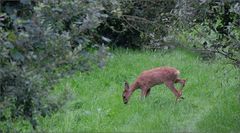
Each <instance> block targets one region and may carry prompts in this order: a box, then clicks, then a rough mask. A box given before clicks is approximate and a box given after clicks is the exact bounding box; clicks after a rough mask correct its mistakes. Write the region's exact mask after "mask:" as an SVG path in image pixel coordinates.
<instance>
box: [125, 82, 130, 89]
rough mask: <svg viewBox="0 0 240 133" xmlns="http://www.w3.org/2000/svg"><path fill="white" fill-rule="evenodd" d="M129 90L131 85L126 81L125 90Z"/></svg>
mask: <svg viewBox="0 0 240 133" xmlns="http://www.w3.org/2000/svg"><path fill="white" fill-rule="evenodd" d="M128 89H129V84H128V82H127V81H125V90H128Z"/></svg>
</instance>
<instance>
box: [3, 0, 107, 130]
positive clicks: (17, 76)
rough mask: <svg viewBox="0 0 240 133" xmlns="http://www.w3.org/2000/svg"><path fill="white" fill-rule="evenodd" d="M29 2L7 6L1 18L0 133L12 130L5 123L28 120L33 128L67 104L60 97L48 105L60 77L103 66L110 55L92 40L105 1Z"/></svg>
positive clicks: (103, 18) (99, 21)
mask: <svg viewBox="0 0 240 133" xmlns="http://www.w3.org/2000/svg"><path fill="white" fill-rule="evenodd" d="M29 2H30V1H28V0H27V1H25V0H24V1H20V3H18V5H17V6H9V4H5V6H6V8H3V10H2V12H3V13H0V17H1V19H0V22H1V23H0V44H1V45H0V67H1V69H0V85H1V86H0V95H1V98H0V105H1V106H0V122H3V123H5V124H0V125H3V129H2V130H3V132H9V131H10V132H11V131H16V130H15V129H14V127H11V126H9V125H11V124H9V123H12V122H14V121H15V120H16V119H18V118H24V119H26V120H29V122H30V123H31V125H32V126H33V128H35V127H36V126H37V121H36V120H35V117H36V116H38V115H42V116H46V115H50V114H51V112H53V111H56V110H58V108H59V107H61V106H62V105H63V104H64V102H62V101H65V100H67V99H68V97H64V96H61V95H60V96H59V98H63V99H61V100H62V101H60V100H59V101H58V98H56V99H55V100H53V101H51V100H48V99H51V97H49V93H50V92H51V89H53V85H54V84H55V83H56V82H58V79H59V78H62V77H65V76H67V75H69V74H73V73H74V72H75V71H88V70H91V69H94V68H95V67H96V66H98V67H103V66H104V64H105V58H106V57H107V56H108V51H107V47H105V46H104V44H102V42H100V41H99V40H98V38H95V37H94V36H96V34H97V33H96V28H97V27H98V26H99V25H100V24H101V23H103V22H104V21H105V19H106V18H107V17H108V16H107V15H106V14H105V13H103V10H104V9H105V8H104V7H103V5H102V2H103V1H78V0H68V1H64V2H60V3H59V2H57V1H43V2H34V4H31V2H30V3H29ZM105 2H109V3H111V1H105ZM10 5H11V4H10ZM26 7H29V8H28V9H26ZM9 9H12V10H16V12H8V11H9ZM30 9H31V12H28V13H27V14H22V13H24V11H25V10H28V11H30ZM62 95H66V94H62Z"/></svg>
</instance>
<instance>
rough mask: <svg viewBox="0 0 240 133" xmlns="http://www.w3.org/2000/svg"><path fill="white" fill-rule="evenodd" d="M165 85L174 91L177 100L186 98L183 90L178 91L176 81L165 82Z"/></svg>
mask: <svg viewBox="0 0 240 133" xmlns="http://www.w3.org/2000/svg"><path fill="white" fill-rule="evenodd" d="M165 85H166V86H167V87H168V88H169V89H170V90H171V91H172V92H173V94H174V95H175V96H176V102H177V101H178V99H180V98H181V99H184V98H183V97H181V96H182V91H178V90H177V89H176V88H175V86H174V82H172V81H169V82H165Z"/></svg>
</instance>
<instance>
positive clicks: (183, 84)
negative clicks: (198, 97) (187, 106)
mask: <svg viewBox="0 0 240 133" xmlns="http://www.w3.org/2000/svg"><path fill="white" fill-rule="evenodd" d="M175 83H180V84H181V85H182V86H181V88H180V90H182V89H183V87H184V86H185V83H186V79H180V78H177V79H176V80H175Z"/></svg>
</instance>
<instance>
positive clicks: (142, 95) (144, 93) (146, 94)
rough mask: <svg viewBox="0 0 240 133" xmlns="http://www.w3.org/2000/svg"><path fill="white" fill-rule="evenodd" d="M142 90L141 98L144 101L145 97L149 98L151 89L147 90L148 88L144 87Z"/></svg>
mask: <svg viewBox="0 0 240 133" xmlns="http://www.w3.org/2000/svg"><path fill="white" fill-rule="evenodd" d="M141 90H142V91H141V98H142V99H144V98H145V97H147V96H148V95H149V93H150V89H149V88H147V87H143V88H142V89H141Z"/></svg>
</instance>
